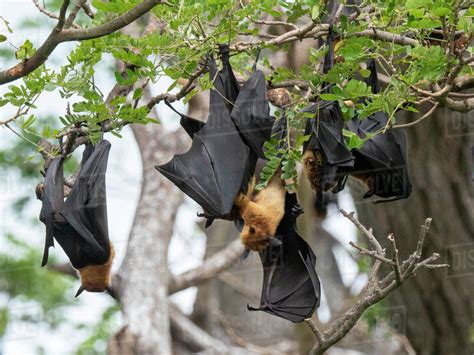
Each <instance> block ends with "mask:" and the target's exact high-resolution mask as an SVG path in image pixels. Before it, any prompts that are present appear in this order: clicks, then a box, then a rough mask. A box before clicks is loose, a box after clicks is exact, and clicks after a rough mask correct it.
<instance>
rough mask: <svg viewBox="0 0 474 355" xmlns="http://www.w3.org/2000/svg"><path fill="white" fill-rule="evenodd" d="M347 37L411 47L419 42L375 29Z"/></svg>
mask: <svg viewBox="0 0 474 355" xmlns="http://www.w3.org/2000/svg"><path fill="white" fill-rule="evenodd" d="M348 37H369V38H372V39H376V40H379V41H384V42H391V43H396V44H400V45H402V46H407V45H408V46H412V47H414V46H416V45H418V44H419V42H418V41H417V40H416V39H413V38H410V37H407V36H402V35H399V34H395V33H391V32H386V31H381V30H378V29H375V28H372V29H369V30H365V31H361V32H354V33H350V34H348Z"/></svg>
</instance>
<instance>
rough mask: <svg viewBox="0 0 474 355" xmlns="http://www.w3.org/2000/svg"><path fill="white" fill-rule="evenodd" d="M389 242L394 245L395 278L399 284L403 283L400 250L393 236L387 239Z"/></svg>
mask: <svg viewBox="0 0 474 355" xmlns="http://www.w3.org/2000/svg"><path fill="white" fill-rule="evenodd" d="M387 239H388V241H389V242H390V244H391V245H392V250H393V263H394V264H395V265H393V270H394V271H395V276H396V277H397V282H398V283H400V284H401V283H402V270H401V269H400V260H399V259H398V248H397V243H396V241H395V237H394V235H393V234H389V235H388V237H387Z"/></svg>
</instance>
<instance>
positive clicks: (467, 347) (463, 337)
mask: <svg viewBox="0 0 474 355" xmlns="http://www.w3.org/2000/svg"><path fill="white" fill-rule="evenodd" d="M472 120H473V116H472V115H471V116H468V115H467V114H465V115H462V114H457V113H452V112H449V111H447V110H439V111H438V112H437V113H436V114H435V115H434V116H433V117H432V118H431V119H429V120H426V121H425V122H423V123H422V124H419V125H417V126H416V127H414V128H410V129H408V130H407V134H408V140H409V155H410V172H411V177H412V182H413V186H414V191H413V193H412V196H411V197H410V198H409V199H408V200H405V201H398V202H392V203H389V204H380V205H373V204H371V203H368V202H363V201H361V200H360V198H356V205H357V210H358V212H359V214H360V216H361V217H360V219H361V221H362V222H363V223H364V224H366V225H367V226H372V227H373V228H374V232H375V233H376V235H379V236H381V235H386V234H387V233H389V232H393V233H395V236H396V237H397V241H398V245H399V249H400V252H401V254H402V256H403V255H404V252H405V253H406V252H408V251H409V250H412V249H413V248H414V243H416V239H415V238H412V237H413V232H414V231H416V230H418V229H419V224H420V221H423V220H424V219H425V218H426V217H432V218H433V225H432V230H431V232H430V233H429V237H428V238H427V240H426V244H425V245H426V249H425V256H426V255H429V254H430V253H432V252H434V251H436V250H438V251H442V252H443V253H442V258H441V260H440V262H447V263H450V264H451V269H450V270H449V271H446V270H443V269H440V270H431V271H430V272H429V273H428V272H427V271H421V272H423V273H426V275H419V276H418V277H417V278H415V279H413V280H411V281H409V282H407V283H406V284H405V285H404V286H403V287H401V288H400V289H399V290H398V291H396V292H395V293H394V294H393V295H392V296H391V297H390V298H389V304H390V307H391V308H390V309H391V310H393V311H395V312H398V313H400V314H402V315H403V320H402V322H401V324H400V328H399V329H398V330H399V331H402V332H406V335H407V337H408V339H409V340H410V342H411V343H412V344H413V347H414V348H415V350H416V351H417V353H419V354H467V353H472V343H470V340H469V338H470V331H471V330H470V327H472V319H473V302H472V290H474V277H473V271H474V270H473V267H472V255H473V254H474V219H473V217H472V211H473V189H472V183H471V170H470V169H471V163H470V160H471V154H470V144H472ZM470 122H471V123H470ZM469 123H470V124H469ZM469 129H471V132H469ZM359 196H360V195H359ZM384 242H385V241H384ZM443 254H444V255H443ZM469 256H471V259H469ZM392 307H393V308H392ZM401 310H402V311H401Z"/></svg>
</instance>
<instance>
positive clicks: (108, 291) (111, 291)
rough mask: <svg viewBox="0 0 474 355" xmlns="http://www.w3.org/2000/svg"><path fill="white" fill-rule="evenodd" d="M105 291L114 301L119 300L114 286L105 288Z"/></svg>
mask: <svg viewBox="0 0 474 355" xmlns="http://www.w3.org/2000/svg"><path fill="white" fill-rule="evenodd" d="M105 291H106V292H107V293H108V294H109V295H110V296H111V297H112V298H113V299H114V300H117V296H116V295H115V290H114V289H113V287H112V286H107V287H106V288H105Z"/></svg>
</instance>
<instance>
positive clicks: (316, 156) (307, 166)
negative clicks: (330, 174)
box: [303, 149, 324, 191]
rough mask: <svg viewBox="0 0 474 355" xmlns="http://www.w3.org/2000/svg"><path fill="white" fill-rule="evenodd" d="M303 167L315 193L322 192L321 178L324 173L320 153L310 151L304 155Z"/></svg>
mask: <svg viewBox="0 0 474 355" xmlns="http://www.w3.org/2000/svg"><path fill="white" fill-rule="evenodd" d="M303 165H304V170H305V173H306V176H307V177H308V180H309V182H310V184H311V188H312V189H313V190H314V191H319V190H321V177H322V174H323V173H324V171H323V157H322V156H321V153H319V152H318V151H316V152H314V151H313V150H312V149H308V150H307V151H306V152H305V153H304V155H303Z"/></svg>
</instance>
